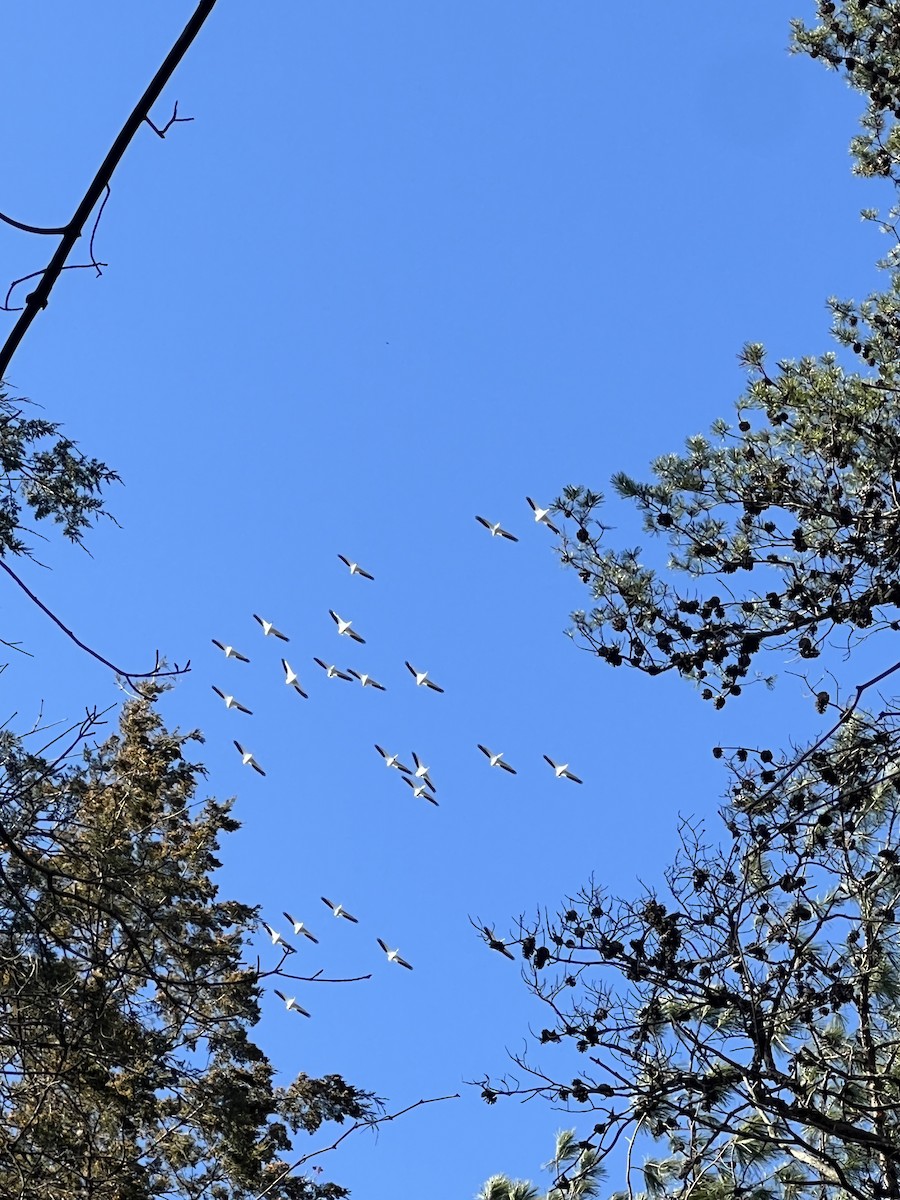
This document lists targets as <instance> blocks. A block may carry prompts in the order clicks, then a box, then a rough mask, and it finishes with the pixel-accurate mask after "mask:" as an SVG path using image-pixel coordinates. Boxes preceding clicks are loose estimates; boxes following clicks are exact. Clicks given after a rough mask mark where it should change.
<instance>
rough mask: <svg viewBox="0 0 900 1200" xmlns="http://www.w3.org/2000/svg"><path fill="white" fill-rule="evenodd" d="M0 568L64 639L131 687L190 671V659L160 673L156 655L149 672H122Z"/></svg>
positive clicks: (1, 563) (13, 575)
mask: <svg viewBox="0 0 900 1200" xmlns="http://www.w3.org/2000/svg"><path fill="white" fill-rule="evenodd" d="M0 567H2V568H3V570H4V571H5V572H6V573H7V575H9V576H10V578H11V579H12V580H13V581H14V582H15V583H17V584H18V585H19V587H20V588H21V589H22V591H23V592H24V593H25V595H26V596H27V597H28V599H29V600H31V601H32V602H33V603H34V604H36V605H37V606H38V608H39V609H40V610H41V612H42V613H44V614H45V615H46V616H48V617H49V618H50V620H51V621H52V622H53V624H54V625H56V626H57V627H58V628H59V629H61V630H62V631H63V633H64V634H65V635H66V637H67V638H69V639H70V640H71V641H73V642H74V643H75V645H76V646H77V647H78V648H79V650H84V651H85V653H86V654H89V655H90V656H91V658H95V659H96V660H97V662H99V663H102V664H103V666H104V667H109V669H110V670H111V671H113V672H114V673H115V674H116V675H121V676H122V678H123V679H126V680H127V681H128V682H129V683H130V684H131V685H132V687H133V686H134V680H135V679H161V678H163V677H164V676H167V675H184V674H185V672H186V671H189V670H190V669H191V663H190V659H188V661H187V662H186V663H185V665H184V666H183V667H179V665H178V663H176V664H175V666H174V667H173V668H172V669H171V670H166V671H161V670H160V669H159V668H160V661H159V655H157V659H156V665H155V667H154V668H153V670H151V671H123V670H122V668H121V667H117V666H116V664H115V663H113V662H110V660H109V659H108V658H104V657H103V655H102V654H99V653H98V652H97V651H96V650H92V649H91V647H90V646H88V645H87V643H86V642H83V641H82V640H81V639H80V638H79V637H76V635H75V634H74V633H73V632H72V630H71V629H69V627H68V626H67V625H63V623H62V621H61V620H60V619H59V617H58V616H56V614H55V613H54V612H52V611H51V610H50V609H49V608H48V607H47V605H46V604H44V602H43V601H42V600H40V599H39V598H38V597H37V596H36V595H35V594H34V592H33V591H32V590H31V588H30V587H28V585H27V584H26V583H25V582H24V581H23V580H22V579H20V578H19V576H18V575H17V574H16V573H15V571H14V570H13V569H12V567H10V566H8V565H7V564H6V563H5V562H4V561H3V559H2V558H0Z"/></svg>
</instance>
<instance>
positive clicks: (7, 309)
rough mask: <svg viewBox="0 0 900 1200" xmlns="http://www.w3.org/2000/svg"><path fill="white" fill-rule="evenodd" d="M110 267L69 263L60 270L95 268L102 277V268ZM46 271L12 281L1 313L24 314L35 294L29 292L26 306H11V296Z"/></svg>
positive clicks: (102, 264) (0, 307) (93, 263)
mask: <svg viewBox="0 0 900 1200" xmlns="http://www.w3.org/2000/svg"><path fill="white" fill-rule="evenodd" d="M92 240H93V238H92ZM92 253H93V252H92ZM108 266H109V263H101V262H89V263H69V264H68V265H67V266H65V267H61V268H60V270H61V271H86V270H87V269H88V268H89V267H95V268H96V270H97V274H98V275H102V274H103V272H102V271H101V270H100V268H101V267H108ZM45 270H46V267H42V268H41V270H40V271H32V272H31V274H30V275H23V276H22V277H21V278H20V279H14V280H13V281H12V283H11V284H10V285H9V288H8V290H7V293H6V298H5V299H4V301H3V303H2V304H0V311H2V312H23V311H24V309H25V308H26V307H27V305H28V302H29V300H30V299H31V298H32V296H33V295H34V292H29V294H28V295H27V296H26V297H25V304H18V305H17V304H10V302H9V298H10V296H11V295H12V294H13V292H14V291H15V289H16V288H17V287H18V286H19V284H20V283H27V282H28V280H29V279H37V277H38V275H43V274H44V272H45ZM43 307H44V308H46V307H47V302H46V300H45V301H44V305H43Z"/></svg>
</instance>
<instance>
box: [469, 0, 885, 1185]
mask: <svg viewBox="0 0 900 1200" xmlns="http://www.w3.org/2000/svg"><path fill="white" fill-rule="evenodd" d="M818 9H819V22H818V24H815V25H813V26H805V25H804V24H803V23H801V22H796V23H795V24H794V48H795V50H797V51H798V52H804V53H807V54H809V55H811V56H812V57H813V58H819V59H822V60H823V61H825V62H826V63H828V64H829V65H830V66H832V67H834V68H836V69H837V70H839V71H840V72H842V73H843V74H844V75H845V77H846V78H847V80H848V82H849V83H850V84H851V85H852V86H853V87H855V88H857V89H858V90H859V91H861V92H862V93H863V94H864V95H865V96H866V98H867V109H866V113H865V115H864V117H863V121H862V133H861V134H860V135H859V136H858V137H857V138H856V139H855V140H854V142H853V145H852V152H853V154H854V161H855V168H856V170H857V172H858V173H859V174H861V175H866V176H872V175H879V176H883V177H885V178H886V179H889V180H891V181H892V182H893V183H894V184H895V185H896V184H898V183H900V175H898V167H900V132H898V124H897V121H898V118H900V5H898V4H897V3H894V2H881V0H869V2H866V0H846V2H843V3H837V2H832V0H822V2H820V3H819V6H818ZM864 215H865V216H866V217H867V218H868V219H870V220H874V221H877V222H878V223H879V224H880V225H881V228H882V229H883V231H884V232H885V233H886V234H887V235H888V236H889V237H890V239H891V242H892V244H891V248H890V250H889V252H888V254H887V255H886V257H885V259H884V260H883V262H882V263H881V266H882V268H883V270H884V272H885V274H886V279H887V283H886V285H885V287H884V289H883V290H882V291H880V292H877V293H875V294H873V295H871V296H869V297H868V298H867V299H866V300H865V301H863V302H862V303H860V304H857V303H855V302H853V301H844V300H837V299H834V300H832V301H831V302H830V303H831V311H832V315H833V331H834V337H835V340H836V342H837V344H838V346H839V350H838V351H837V352H830V353H826V354H823V355H822V356H821V357H819V358H802V359H800V360H798V361H785V362H780V363H777V364H774V365H773V364H770V363H769V361H768V359H767V356H766V353H765V350H764V348H763V347H762V346H759V345H748V346H746V347H745V348H744V351H743V356H742V359H743V363H744V366H745V367H746V369H747V372H748V376H749V379H748V385H747V388H746V390H745V392H744V394H743V396H742V397H741V399H740V401H739V402H738V405H737V413H736V416H735V418H734V419H732V420H729V421H725V420H721V421H717V422H716V423H715V424H714V426H713V428H712V430H711V433H710V435H709V436H703V435H696V436H693V437H690V438H688V440H687V443H686V448H685V450H684V452H683V453H681V454H666V455H663V456H662V457H660V458H658V459H657V460H656V461H655V462H654V463H653V464H652V468H653V474H652V478H651V479H650V480H649V481H640V480H636V479H633V478H631V477H629V476H627V475H625V474H624V473H623V474H618V475H616V476H615V477H614V478H613V481H612V484H613V488H614V489H615V492H616V493H617V494H618V496H619V497H621V498H622V499H624V500H625V501H627V502H629V503H631V504H633V505H634V506H635V507H636V509H637V511H638V512H639V513H640V514H641V515H642V517H643V522H644V528H645V530H646V531H647V533H648V534H650V535H652V536H653V537H655V538H657V539H660V540H661V541H662V542H663V543H664V545H665V549H666V551H667V560H666V561H665V562H664V564H663V565H660V557H659V556H658V555H651V556H650V558H649V559H648V558H647V557H645V556H644V555H643V554H642V552H641V551H640V550H637V549H627V548H626V549H610V548H608V547H607V546H606V545H605V544H604V539H605V536H606V534H607V533H608V530H607V529H606V528H605V527H604V526H603V524H602V523H601V520H600V515H599V514H600V512H601V506H602V503H603V498H602V496H601V495H600V494H599V493H597V492H592V491H591V490H589V489H586V488H582V487H569V488H566V490H565V492H564V494H563V495H562V496H561V497H560V498H559V500H558V501H557V504H556V506H555V510H554V511H555V512H557V513H559V514H561V515H562V516H563V517H564V518H568V521H569V522H571V523H572V525H568V524H567V526H566V529H565V530H564V531H563V533H562V536H561V555H562V559H563V562H564V563H565V564H567V565H568V566H569V567H571V568H572V569H573V570H575V571H576V572H577V573H578V574H579V576H580V579H581V581H582V582H583V584H584V585H585V586H586V587H587V588H588V590H589V592H590V595H591V602H590V606H589V607H586V608H585V609H584V611H580V612H577V613H575V614H574V618H573V619H574V627H573V630H572V635H573V637H574V638H575V640H576V641H577V642H578V643H579V644H580V645H582V646H583V647H585V648H586V649H587V650H589V651H590V652H591V653H594V654H596V655H597V656H598V657H599V658H601V659H603V660H605V661H606V662H607V663H608V664H610V665H612V666H631V667H634V668H636V669H637V670H640V671H642V672H645V673H646V674H648V675H651V676H653V675H658V674H661V673H663V672H675V673H677V674H679V675H681V676H683V677H684V678H686V679H688V680H690V681H692V682H693V683H694V684H695V685H696V687H697V689H698V690H699V692H700V695H701V697H702V698H703V699H704V700H707V701H710V702H712V703H713V704H714V705H715V706H716V707H718V708H721V707H722V706H723V705H725V704H726V703H728V702H733V701H734V699H735V698H736V697H739V696H740V694H741V692H742V690H743V688H744V687H746V686H747V684H748V683H754V682H757V681H760V680H762V681H765V682H769V683H770V682H772V679H773V676H774V670H776V669H777V663H778V662H779V661H780V660H783V659H784V658H785V657H786V656H787V655H790V656H796V657H799V658H800V659H801V660H805V661H807V662H810V663H812V661H813V660H815V659H818V658H820V657H822V656H825V658H824V659H823V661H825V662H828V661H829V660H828V655H829V653H831V652H833V651H836V650H838V649H839V650H840V651H842V652H847V651H849V652H850V656H851V661H852V655H853V651H854V650H855V649H857V648H858V647H859V645H860V644H861V642H862V641H864V640H867V639H873V640H872V642H871V644H870V649H871V648H873V647H874V648H877V649H879V650H881V651H883V653H884V660H883V663H882V667H881V669H880V670H879V671H878V673H877V674H876V675H875V676H874V677H873V678H872V679H869V680H867V681H865V682H863V683H860V684H857V685H855V686H854V687H852V688H851V689H850V690H849V691H842V690H841V689H840V688H839V687H838V686H837V685H836V684H835V683H834V682H831V683H829V684H828V686H827V687H826V686H824V685H823V684H822V683H821V682H820V680H821V676H819V681H814V680H813V679H812V677H810V679H809V682H810V684H811V688H812V691H813V694H814V702H815V706H816V709H817V711H818V712H819V714H821V715H822V716H824V717H826V720H825V721H824V722H823V724H824V730H823V732H822V734H821V735H820V736H819V737H818V738H817V739H816V740H815V741H814V742H813V743H812V744H811V745H808V746H804V747H799V748H798V747H797V746H790V745H789V746H788V747H786V748H783V749H780V750H779V749H775V748H773V749H769V748H767V747H760V746H758V745H754V744H753V743H752V741H749V742H748V743H747V744H745V745H739V746H735V747H732V748H728V749H726V748H724V747H716V748H715V750H714V754H715V756H716V757H717V758H718V759H720V760H721V761H722V763H723V766H724V767H725V768H726V769H727V771H728V776H729V782H728V786H727V791H726V794H725V797H724V804H723V807H722V809H721V818H722V822H723V828H722V832H721V838H722V841H723V843H724V844H723V845H720V844H719V842H718V840H717V838H716V837H713V836H711V835H710V834H709V833H708V832H706V831H705V830H704V828H703V826H702V825H701V824H700V823H697V822H691V821H684V822H682V825H681V839H680V840H681V849H680V852H679V854H678V855H677V857H676V861H675V862H674V863H673V864H672V865H671V867H670V868H669V870H668V871H667V872H666V876H665V878H666V887H665V888H664V889H660V890H659V891H658V892H657V891H655V890H652V889H645V890H644V892H643V893H642V894H641V895H639V896H638V897H637V898H624V899H621V898H615V897H612V896H610V895H609V894H608V893H607V891H606V889H604V888H603V887H602V886H598V885H597V884H596V883H594V882H593V881H592V882H590V883H589V884H588V886H586V887H585V888H583V889H581V890H580V891H579V892H577V893H576V894H575V895H573V896H571V897H569V898H567V899H566V900H565V901H564V902H563V904H562V905H561V906H560V907H559V909H558V911H557V912H556V913H555V914H554V915H551V916H548V917H546V918H539V919H537V920H536V921H534V922H527V921H522V922H520V925H519V928H518V930H517V937H515V938H508V939H507V945H508V946H510V947H513V946H514V945H515V944H517V945H518V948H519V950H520V953H521V955H522V958H523V960H524V966H523V970H524V975H525V979H526V982H527V984H528V986H529V987H530V988H531V990H532V991H533V992H534V994H535V995H536V996H537V997H539V998H540V999H541V1000H542V1001H543V1002H544V1004H545V1005H546V1006H547V1009H548V1011H549V1019H548V1021H547V1024H546V1027H545V1028H544V1029H543V1030H541V1031H540V1032H539V1033H538V1034H537V1035H536V1036H535V1037H534V1038H533V1040H532V1044H531V1046H530V1048H529V1049H528V1051H526V1052H525V1053H523V1054H522V1055H520V1056H518V1057H517V1058H516V1062H517V1064H518V1069H517V1071H516V1072H515V1074H513V1075H510V1076H508V1077H507V1078H505V1079H502V1080H499V1081H492V1080H490V1079H487V1078H486V1079H485V1080H484V1082H483V1095H484V1098H485V1099H486V1100H487V1101H489V1102H491V1103H493V1102H495V1101H496V1100H497V1098H498V1097H499V1096H502V1095H513V1094H515V1095H519V1096H529V1095H541V1096H544V1097H545V1098H546V1099H548V1100H550V1101H552V1102H553V1103H554V1104H555V1105H560V1104H562V1105H563V1106H566V1107H569V1108H570V1109H573V1110H576V1111H581V1112H583V1113H585V1114H589V1117H588V1121H589V1130H588V1132H587V1135H586V1137H585V1141H584V1143H583V1144H584V1145H586V1146H590V1147H591V1148H592V1149H593V1150H594V1151H595V1152H596V1155H597V1161H598V1162H600V1163H602V1162H603V1161H604V1160H605V1159H607V1158H608V1156H609V1155H610V1154H611V1153H612V1152H613V1150H614V1149H615V1148H616V1147H623V1146H625V1145H628V1146H629V1147H630V1148H629V1150H628V1159H627V1164H626V1170H625V1176H626V1177H625V1180H624V1187H621V1185H620V1187H621V1190H619V1191H617V1192H616V1193H615V1195H616V1196H617V1197H620V1198H622V1197H625V1196H628V1197H629V1200H634V1198H635V1197H637V1196H638V1194H640V1195H642V1196H645V1197H673V1198H674V1197H679V1198H683V1200H687V1198H688V1197H691V1198H692V1200H738V1198H741V1200H849V1198H853V1200H873V1198H880V1197H888V1198H891V1200H898V1198H900V1059H898V1055H900V1041H898V1031H900V950H898V938H900V770H898V764H900V722H898V718H900V709H898V705H897V703H896V702H895V701H892V700H890V699H883V698H879V697H877V696H876V693H875V688H876V687H877V686H878V685H880V684H883V683H884V684H886V686H889V685H888V684H887V683H886V681H889V680H891V679H892V677H893V676H894V675H895V673H897V672H900V661H897V659H896V653H897V652H896V646H895V644H894V643H895V641H896V639H895V638H894V636H893V635H894V634H895V633H896V632H897V631H898V630H900V403H898V397H900V249H898V248H900V239H898V236H897V226H896V221H897V217H898V215H900V208H898V209H895V210H892V211H891V213H890V214H889V216H887V217H886V218H879V217H878V216H877V214H876V213H874V212H872V211H867V212H866V213H865V214H864ZM573 527H574V531H573ZM832 657H834V655H833V654H832ZM819 665H821V664H819ZM541 1047H543V1048H544V1049H541ZM566 1048H569V1049H570V1050H571V1051H572V1052H573V1055H572V1057H571V1058H570V1057H568V1056H566V1054H565V1049H566ZM573 1066H574V1072H573ZM638 1150H641V1151H643V1150H649V1151H652V1155H651V1157H649V1158H648V1159H646V1160H645V1161H644V1162H643V1164H642V1165H641V1166H640V1167H638V1166H637V1163H636V1162H635V1161H633V1155H634V1153H635V1152H637V1151H638ZM638 1175H640V1176H641V1177H642V1183H643V1191H641V1192H640V1193H639V1192H638V1189H637V1177H638ZM570 1180H571V1174H570V1172H569V1171H567V1170H565V1169H564V1170H563V1171H562V1172H561V1175H560V1179H559V1180H558V1182H557V1187H559V1188H560V1189H561V1190H566V1188H565V1186H564V1185H566V1184H567V1182H569V1181H570Z"/></svg>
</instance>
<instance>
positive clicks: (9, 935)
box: [0, 684, 379, 1200]
mask: <svg viewBox="0 0 900 1200" xmlns="http://www.w3.org/2000/svg"><path fill="white" fill-rule="evenodd" d="M158 691H159V685H153V684H148V685H145V692H146V694H145V696H144V697H142V698H140V699H138V700H134V701H130V702H129V703H128V704H126V705H125V707H124V710H123V712H122V717H121V722H120V728H119V731H118V732H117V733H115V734H113V735H112V736H110V737H109V738H107V739H106V741H105V742H103V743H102V744H101V745H99V746H96V747H95V746H90V745H87V744H86V743H85V742H84V739H85V738H86V737H87V735H88V734H89V733H91V732H93V731H94V729H95V727H96V722H95V721H94V720H91V719H90V718H89V719H88V720H87V721H86V722H85V723H84V725H82V726H81V727H79V728H78V729H77V730H75V731H73V739H72V740H73V742H74V743H75V744H80V745H81V746H82V761H80V762H77V763H76V762H74V761H73V758H72V754H71V750H72V747H71V746H66V747H64V749H63V753H62V754H60V755H59V756H58V757H55V758H50V757H48V755H47V754H46V753H34V752H31V751H29V750H28V749H27V747H26V744H25V742H24V741H23V740H22V739H19V738H16V737H14V736H12V735H10V734H6V735H4V739H3V745H2V759H3V767H4V774H3V790H2V804H0V813H2V823H0V872H2V881H3V897H2V909H0V947H2V949H0V963H2V965H0V972H2V986H0V992H2V996H3V1005H2V1007H0V1046H2V1066H3V1069H2V1072H0V1107H2V1120H0V1191H2V1193H3V1195H5V1196H9V1197H17V1198H19V1197H21V1200H26V1198H32V1197H35V1198H36V1197H38V1196H40V1197H42V1200H47V1198H52V1197H56V1196H58V1197H60V1200H62V1198H63V1197H66V1198H68V1197H72V1196H92V1197H95V1198H97V1200H99V1198H101V1197H106V1196H108V1197H110V1198H112V1197H116V1198H117V1200H119V1198H121V1197H126V1196H127V1197H130V1198H133V1200H140V1198H141V1197H147V1198H148V1200H150V1198H151V1197H152V1198H153V1200H158V1198H159V1197H163V1196H166V1197H168V1196H171V1197H201V1196H204V1197H205V1196H209V1197H226V1196H227V1197H229V1198H230V1197H248V1198H249V1197H251V1196H253V1197H255V1196H258V1195H261V1194H265V1195H267V1196H273V1197H285V1198H287V1197H292V1198H295V1200H300V1198H303V1200H308V1198H309V1200H311V1198H313V1197H323V1198H325V1197H334V1196H340V1195H343V1194H345V1193H344V1190H343V1189H342V1188H340V1187H339V1186H337V1185H336V1184H332V1183H319V1182H318V1181H317V1180H316V1179H315V1178H314V1177H313V1176H312V1175H310V1174H308V1173H301V1174H298V1175H293V1174H291V1169H290V1163H289V1161H287V1160H286V1159H285V1158H284V1157H283V1156H284V1155H285V1154H286V1153H287V1152H288V1151H290V1149H291V1135H292V1134H295V1133H298V1132H307V1133H311V1132H315V1131H316V1130H317V1129H318V1128H319V1127H320V1126H321V1125H322V1123H323V1122H326V1121H335V1122H343V1121H344V1120H347V1119H349V1120H350V1121H352V1122H366V1121H370V1120H372V1119H373V1118H375V1117H377V1115H378V1111H379V1108H378V1101H377V1100H376V1097H374V1096H373V1095H372V1094H371V1093H367V1092H363V1091H360V1090H358V1089H356V1088H353V1087H351V1086H350V1085H349V1084H347V1083H346V1082H345V1081H344V1080H343V1079H342V1078H341V1077H340V1076H337V1075H329V1076H326V1077H324V1078H320V1079H314V1078H310V1077H308V1076H306V1075H303V1074H301V1075H299V1076H298V1077H297V1078H296V1079H295V1080H294V1081H293V1082H292V1083H290V1084H289V1085H288V1086H286V1087H281V1086H278V1085H276V1083H275V1082H274V1077H275V1067H274V1066H273V1064H272V1063H271V1062H270V1061H269V1060H268V1058H267V1057H266V1055H265V1054H264V1053H263V1052H262V1051H261V1050H260V1048H259V1047H258V1046H257V1045H256V1044H255V1043H254V1042H253V1040H252V1039H251V1037H250V1030H251V1029H252V1027H253V1025H254V1024H255V1023H256V1022H257V1021H258V1019H259V1015H260V1012H259V998H260V994H261V980H262V978H263V975H262V974H261V972H260V969H259V967H258V965H256V964H253V963H252V961H250V960H249V956H245V950H246V944H247V940H248V937H249V935H250V933H251V932H252V931H254V930H255V928H256V924H257V919H256V911H255V910H254V909H253V908H250V907H248V906H247V905H245V904H241V903H239V902H237V901H234V900H228V899H224V898H222V897H220V896H219V895H218V889H217V887H216V885H215V883H214V882H213V878H212V876H213V874H214V872H215V870H216V868H217V867H218V866H219V861H218V859H217V857H216V855H217V851H218V846H219V841H220V839H221V836H222V834H224V833H228V832H231V831H232V830H234V829H236V828H237V827H238V823H237V822H236V821H235V820H234V818H233V817H232V816H231V815H230V809H231V804H230V803H229V802H225V803H221V802H218V801H216V800H213V799H207V800H201V799H199V798H198V797H197V794H196V793H197V787H198V783H199V781H200V779H201V778H202V774H203V771H202V768H201V767H200V766H199V764H197V763H193V762H191V761H190V760H189V759H188V758H187V757H186V756H185V752H186V748H187V746H188V745H189V744H190V743H191V742H196V741H198V740H199V735H197V734H186V735H182V734H178V733H172V732H169V731H167V730H166V729H165V728H164V726H163V724H162V721H161V719H160V717H159V715H158V713H157V712H156V710H155V708H154V703H153V702H154V700H155V698H156V696H157V694H158ZM276 970H277V969H276ZM273 973H275V972H266V974H273Z"/></svg>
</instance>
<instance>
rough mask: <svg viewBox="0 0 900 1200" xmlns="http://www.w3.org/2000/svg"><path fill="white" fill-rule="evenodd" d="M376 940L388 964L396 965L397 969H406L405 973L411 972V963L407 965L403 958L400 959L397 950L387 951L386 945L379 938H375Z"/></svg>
mask: <svg viewBox="0 0 900 1200" xmlns="http://www.w3.org/2000/svg"><path fill="white" fill-rule="evenodd" d="M376 940H377V942H378V945H379V946H380V947H381V948H382V950H383V951H384V952H385V954H386V955H387V960H388V962H389V963H396V964H397V966H398V967H406V969H407V971H411V970H412V963H408V962H407V961H406V959H405V958H401V957H400V951H399V950H391V949H389V948H388V946H387V944H386V943H385V942H383V941H382V940H381V938H377V939H376Z"/></svg>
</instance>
